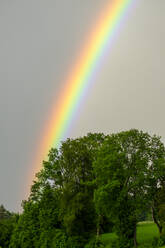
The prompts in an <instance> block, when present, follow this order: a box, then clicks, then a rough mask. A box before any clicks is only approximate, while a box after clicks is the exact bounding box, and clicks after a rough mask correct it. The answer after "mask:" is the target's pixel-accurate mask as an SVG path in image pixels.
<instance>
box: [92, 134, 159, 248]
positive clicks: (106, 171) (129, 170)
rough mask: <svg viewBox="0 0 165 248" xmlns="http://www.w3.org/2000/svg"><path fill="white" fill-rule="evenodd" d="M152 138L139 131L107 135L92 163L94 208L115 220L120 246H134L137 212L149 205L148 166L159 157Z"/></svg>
mask: <svg viewBox="0 0 165 248" xmlns="http://www.w3.org/2000/svg"><path fill="white" fill-rule="evenodd" d="M153 139H154V138H153V137H151V136H150V135H149V134H147V133H143V132H142V131H141V132H140V131H138V130H130V131H126V132H121V133H118V134H113V135H110V136H109V137H107V138H106V141H105V143H104V145H103V146H102V148H101V150H100V152H99V154H98V157H97V161H96V162H95V163H94V170H95V173H96V180H97V186H98V188H97V190H96V191H95V202H96V209H97V212H98V213H100V214H101V213H104V214H105V215H106V216H108V217H109V218H110V219H111V220H113V222H114V223H115V229H116V232H117V234H118V235H119V240H120V247H131V248H132V247H133V246H137V241H136V225H137V222H138V218H139V214H140V213H141V212H142V211H145V210H146V209H147V208H148V202H149V200H150V197H151V194H150V193H151V189H150V193H149V191H148V187H149V184H148V180H149V177H150V173H149V171H150V167H151V165H152V164H154V165H156V164H158V161H159V159H160V157H161V155H160V157H159V156H157V157H156V156H154V154H156V153H157V152H158V150H160V149H159V148H160V147H154V144H153ZM151 153H152V155H153V156H151Z"/></svg>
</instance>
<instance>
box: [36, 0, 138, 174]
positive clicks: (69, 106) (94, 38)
mask: <svg viewBox="0 0 165 248" xmlns="http://www.w3.org/2000/svg"><path fill="white" fill-rule="evenodd" d="M131 2H133V0H113V1H110V3H109V5H108V6H106V8H105V11H104V15H103V16H102V17H101V18H100V20H99V21H98V23H97V25H96V26H95V30H93V32H92V34H91V36H90V38H89V40H88V42H87V44H86V46H85V47H84V49H83V51H82V53H81V56H80V58H79V59H78V61H77V63H76V66H75V67H74V68H73V70H72V72H71V74H70V76H69V77H68V79H67V82H66V84H65V88H64V89H63V91H62V92H61V95H60V96H59V99H58V102H57V103H56V104H55V106H53V111H52V112H51V114H50V117H51V118H50V120H49V123H48V124H47V125H46V129H45V131H44V134H45V137H44V138H43V137H42V138H43V139H42V142H41V146H40V148H39V153H38V157H37V160H36V161H35V163H36V164H37V166H39V167H38V168H36V165H35V170H38V169H40V168H41V161H42V159H44V158H45V156H46V155H47V153H48V151H49V150H50V148H51V147H56V146H57V145H58V144H59V142H60V140H62V139H63V138H64V135H65V133H66V131H67V128H68V126H69V124H70V122H71V120H72V118H73V115H74V112H75V108H76V107H77V105H78V104H79V102H80V98H81V96H82V94H83V92H84V91H85V89H86V87H87V86H88V85H89V79H90V77H91V76H92V74H93V73H94V72H95V69H96V65H97V63H98V61H99V59H100V57H101V56H102V54H103V52H104V51H105V49H106V47H107V45H108V44H109V42H110V41H111V40H112V39H113V33H114V31H115V30H116V28H117V26H118V25H119V24H120V20H121V19H122V17H123V16H124V13H125V12H126V10H127V9H128V7H129V5H130V4H131Z"/></svg>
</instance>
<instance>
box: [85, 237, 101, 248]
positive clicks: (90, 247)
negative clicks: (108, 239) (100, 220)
mask: <svg viewBox="0 0 165 248" xmlns="http://www.w3.org/2000/svg"><path fill="white" fill-rule="evenodd" d="M104 247H105V245H104V244H103V243H102V241H101V240H100V239H99V238H96V237H93V238H91V240H90V241H89V243H88V244H87V245H86V246H85V248H104Z"/></svg>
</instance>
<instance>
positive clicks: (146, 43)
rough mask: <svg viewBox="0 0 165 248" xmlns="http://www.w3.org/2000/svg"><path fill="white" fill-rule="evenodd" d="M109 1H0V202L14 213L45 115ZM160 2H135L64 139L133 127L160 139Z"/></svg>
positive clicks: (163, 82) (163, 25) (164, 61)
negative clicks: (158, 136) (155, 135)
mask: <svg viewBox="0 0 165 248" xmlns="http://www.w3.org/2000/svg"><path fill="white" fill-rule="evenodd" d="M110 1H111V0H90V1H89V0H83V1H82V0H0V160H1V161H0V204H4V205H5V207H6V208H7V209H9V210H13V211H18V210H19V209H20V204H21V200H23V199H25V198H26V197H27V195H26V193H25V192H28V189H29V187H30V184H28V185H27V174H28V173H29V171H30V170H31V169H32V166H33V164H32V161H34V157H35V156H36V153H37V146H38V145H39V144H38V142H39V140H41V138H39V136H41V135H42V130H43V127H44V126H45V125H46V122H47V121H48V119H49V116H48V113H49V110H50V109H51V108H52V104H53V103H54V102H55V99H57V98H58V95H59V93H60V89H61V88H62V86H63V84H64V82H65V80H64V79H65V77H66V75H67V73H68V72H69V71H71V69H72V65H73V64H74V63H75V59H76V57H77V56H78V55H79V54H80V53H81V48H82V47H83V46H84V43H83V42H85V40H86V39H87V36H88V35H89V33H90V30H91V29H92V27H93V26H94V25H95V22H97V19H98V17H99V16H100V14H101V12H102V11H103V9H104V8H105V6H106V4H107V3H108V2H110ZM164 13H165V1H164V0H145V1H144V0H135V1H134V4H133V6H132V7H131V8H130V10H129V11H128V12H127V15H126V16H125V18H124V21H123V23H122V25H120V28H119V29H118V31H117V32H116V36H115V37H114V39H113V42H112V44H111V48H110V49H109V51H107V52H106V56H105V58H104V59H103V61H102V63H101V64H100V67H99V70H98V71H97V76H96V77H95V79H94V81H93V82H92V87H89V90H88V93H87V94H86V96H85V98H84V99H83V101H82V104H81V106H80V109H79V111H78V113H77V114H76V116H75V118H74V120H73V122H72V125H71V128H70V129H69V130H68V133H67V136H68V137H77V136H82V135H85V134H86V133H88V132H104V133H111V132H118V131H121V130H127V129H130V128H138V129H142V130H144V131H147V132H149V133H151V134H154V133H155V134H157V135H160V136H162V140H163V141H165V114H164V112H165V111H164V109H165V14H164Z"/></svg>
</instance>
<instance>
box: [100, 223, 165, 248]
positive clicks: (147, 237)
mask: <svg viewBox="0 0 165 248" xmlns="http://www.w3.org/2000/svg"><path fill="white" fill-rule="evenodd" d="M158 236H159V232H158V228H157V226H156V225H155V224H154V223H153V222H140V223H139V224H138V226H137V241H138V244H139V246H138V247H139V248H141V247H145V245H149V244H151V243H152V241H153V238H154V237H158ZM101 239H102V241H103V243H104V244H105V245H106V248H111V242H112V241H113V240H115V239H117V235H116V234H115V233H106V234H103V235H102V236H101ZM162 248H165V246H163V247H162Z"/></svg>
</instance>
